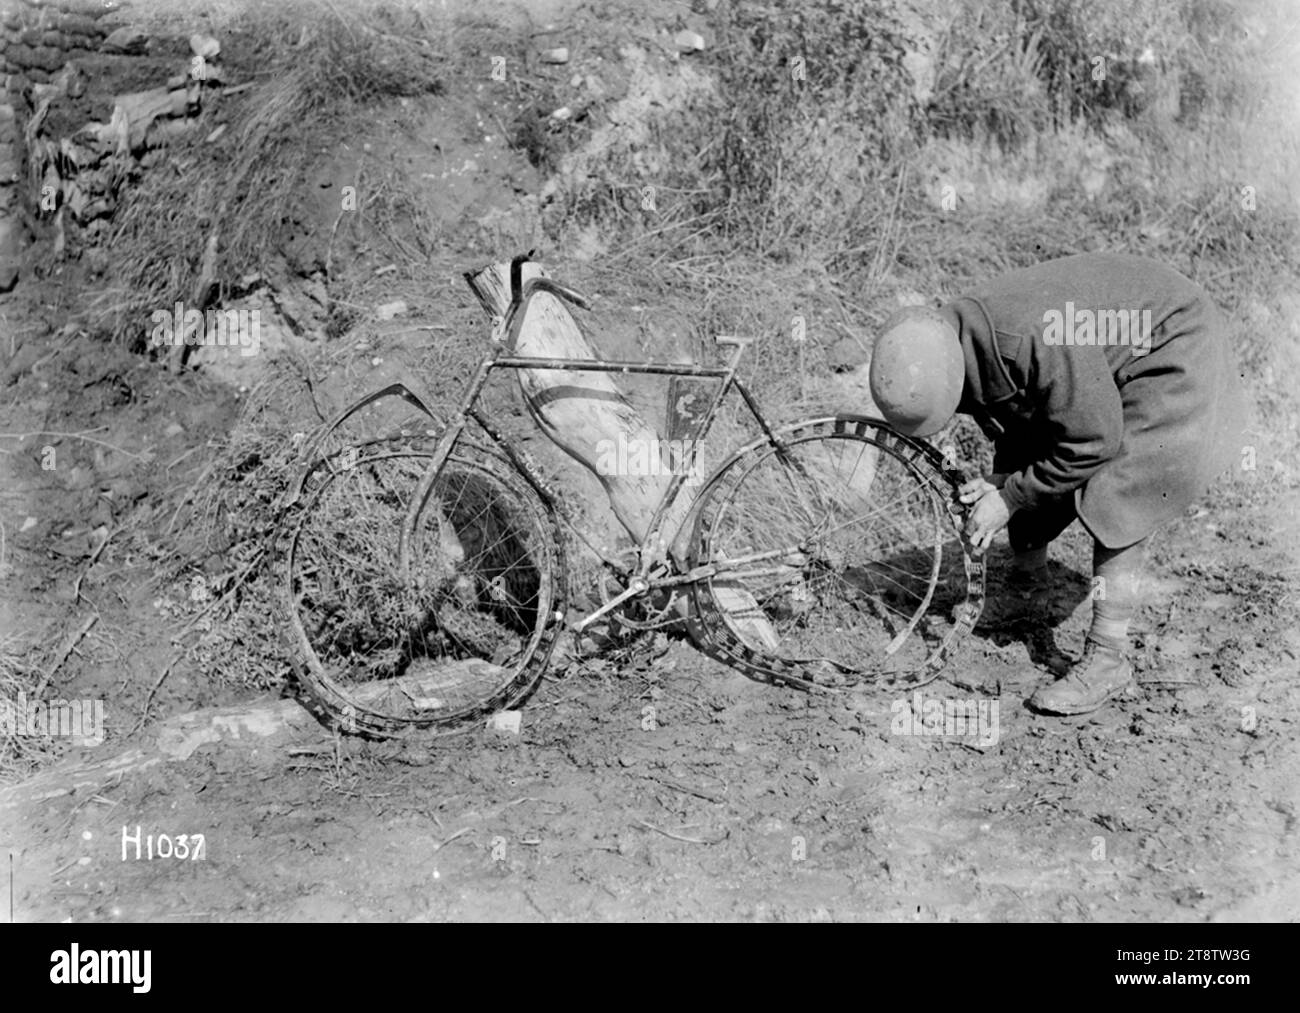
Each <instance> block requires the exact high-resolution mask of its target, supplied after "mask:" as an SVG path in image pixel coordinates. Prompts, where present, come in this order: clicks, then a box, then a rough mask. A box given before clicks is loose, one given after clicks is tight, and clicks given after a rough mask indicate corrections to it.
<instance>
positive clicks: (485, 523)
mask: <svg viewBox="0 0 1300 1013" xmlns="http://www.w3.org/2000/svg"><path fill="white" fill-rule="evenodd" d="M353 454H355V460H353V458H352V457H351V455H353ZM476 456H477V455H476ZM430 460H431V445H430V441H427V440H425V441H419V442H418V443H415V444H412V442H411V441H410V440H405V439H401V438H399V439H396V440H380V441H372V442H371V443H369V444H364V445H361V447H360V448H352V449H349V448H341V449H339V450H337V451H336V452H334V453H332V454H328V455H326V456H324V457H322V458H321V459H320V460H319V461H318V462H317V463H316V464H315V465H314V466H313V468H312V469H311V474H310V475H309V477H308V480H307V483H306V484H305V486H304V495H303V496H302V498H301V500H300V503H299V505H298V506H297V507H296V510H297V511H298V517H297V521H296V523H295V525H294V527H293V530H292V535H291V538H290V542H289V547H288V552H287V567H286V573H285V588H286V593H287V597H288V602H289V610H288V611H289V617H290V626H291V629H292V631H293V633H294V636H295V639H296V641H297V646H298V648H299V655H300V656H301V659H302V662H303V668H302V670H301V671H300V674H301V675H302V677H303V680H304V682H305V683H306V684H307V687H308V688H309V689H310V690H311V691H312V692H313V694H314V695H315V696H316V697H317V699H318V700H319V702H321V703H322V704H323V705H324V707H325V708H326V710H328V711H331V712H333V713H334V714H335V715H336V717H338V718H339V719H340V720H341V722H342V723H343V724H344V726H345V727H346V728H347V730H356V731H365V732H374V733H379V734H384V733H389V732H394V731H400V730H401V729H403V728H406V727H410V726H413V725H418V726H428V725H453V724H458V723H462V722H464V721H465V720H466V719H468V718H470V717H473V716H475V715H478V714H482V713H486V712H488V711H490V710H493V709H496V708H497V707H500V706H506V705H509V704H511V703H513V702H516V701H517V700H518V699H519V698H521V697H522V696H523V695H525V694H526V693H527V691H528V690H529V689H530V688H531V686H532V685H533V683H535V681H536V678H537V677H538V676H539V675H540V671H541V668H542V667H543V666H544V664H545V659H546V657H547V656H548V655H549V653H550V649H551V647H552V646H553V643H554V636H555V614H556V613H557V612H558V606H557V602H558V601H559V600H560V597H561V590H562V589H561V584H560V580H559V575H560V573H561V566H562V563H561V561H560V559H559V555H558V554H559V547H558V543H557V542H556V540H555V538H554V532H553V527H552V523H551V520H550V518H549V517H548V516H547V515H546V513H545V511H544V509H543V508H542V507H541V505H540V503H538V502H537V501H536V500H535V499H534V498H532V497H530V496H528V495H527V494H526V493H525V492H523V491H521V490H520V489H519V488H518V486H517V485H516V483H515V482H513V481H512V480H511V479H510V478H509V477H507V476H506V475H505V474H503V473H502V471H501V469H500V468H498V467H495V466H493V464H492V463H491V462H484V461H482V460H477V459H471V458H467V457H465V456H462V455H460V454H454V455H453V456H452V457H450V458H449V459H448V460H447V462H446V463H445V464H444V466H443V469H442V470H441V471H440V473H439V475H438V477H437V479H436V480H435V483H434V488H433V491H432V492H431V494H430V496H429V498H428V500H427V501H426V503H425V505H424V509H423V510H422V511H421V514H420V518H419V522H418V523H417V527H416V532H415V540H414V546H413V556H412V559H413V561H414V564H415V565H414V566H413V567H412V573H413V574H414V575H415V577H414V579H412V580H405V581H404V580H403V579H402V578H401V576H400V573H399V571H400V567H399V563H398V540H399V538H400V532H401V521H402V518H403V517H404V514H405V510H406V506H407V503H408V502H409V495H410V493H411V491H412V490H413V489H414V487H415V485H416V483H417V482H418V480H419V477H420V476H421V475H422V474H423V473H424V470H425V469H426V468H427V467H428V464H429V461H430ZM449 534H450V537H448V535H449ZM412 683H414V685H412Z"/></svg>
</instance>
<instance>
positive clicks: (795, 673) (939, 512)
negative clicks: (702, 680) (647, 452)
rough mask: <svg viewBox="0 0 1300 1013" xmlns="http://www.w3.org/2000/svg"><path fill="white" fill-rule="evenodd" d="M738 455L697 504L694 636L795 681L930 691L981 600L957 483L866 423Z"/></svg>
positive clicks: (783, 435)
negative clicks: (704, 571)
mask: <svg viewBox="0 0 1300 1013" xmlns="http://www.w3.org/2000/svg"><path fill="white" fill-rule="evenodd" d="M778 438H779V440H780V441H781V445H782V446H781V448H778V447H777V446H775V445H774V444H772V443H771V442H769V441H767V440H760V441H758V442H756V443H754V444H751V445H750V446H748V447H745V448H743V449H742V450H740V451H738V452H737V453H736V454H735V455H733V457H732V458H731V459H730V460H729V461H728V462H727V463H726V464H724V465H723V466H722V467H721V468H719V469H718V471H717V472H716V473H715V474H714V476H713V477H712V478H711V479H710V480H709V482H708V484H707V485H706V487H705V488H704V490H703V491H702V493H701V495H700V499H699V500H698V502H697V503H696V506H695V528H694V532H693V540H692V550H691V565H692V566H694V567H699V566H707V567H711V568H713V569H714V573H713V574H712V575H710V576H708V577H705V578H703V579H701V580H699V581H697V582H696V583H695V584H694V585H693V590H694V597H695V606H696V624H695V632H696V637H697V639H698V640H700V642H701V644H702V646H704V647H705V648H706V649H707V650H709V651H710V652H711V653H713V654H715V655H716V656H718V657H720V658H721V659H722V660H724V661H726V662H728V663H729V664H731V665H734V666H736V667H738V668H740V669H742V670H744V671H746V672H748V673H750V674H753V675H757V676H760V677H767V678H772V679H776V680H784V681H788V682H794V683H802V684H807V683H816V684H818V685H829V686H835V685H845V684H852V683H857V682H862V681H867V680H873V681H878V682H880V683H881V684H883V685H889V686H895V687H898V686H905V687H912V686H920V685H924V684H925V683H927V682H930V681H932V680H933V679H934V678H935V677H936V676H937V675H938V674H939V671H940V669H941V668H942V666H943V664H944V661H945V659H946V658H947V656H948V655H949V653H950V652H951V650H952V648H953V647H954V646H956V644H957V643H958V642H959V640H960V639H961V637H962V636H963V635H964V634H965V633H966V632H968V631H969V630H970V629H971V628H972V627H973V626H974V625H975V622H976V620H977V619H978V617H979V614H980V610H981V609H982V608H983V602H984V567H983V563H982V561H980V560H978V559H975V558H974V557H972V555H971V554H970V551H969V545H968V543H967V542H966V540H965V539H964V537H963V535H962V525H963V522H964V517H965V510H964V508H963V506H962V505H961V503H960V502H959V501H958V499H957V492H956V490H957V486H958V485H959V484H960V481H961V476H960V475H959V474H958V473H956V472H951V471H948V470H946V469H945V468H944V465H943V459H942V458H941V457H940V455H939V454H938V452H937V451H935V450H934V449H933V448H932V447H930V446H929V445H928V444H926V443H922V442H920V441H918V440H912V439H908V438H906V437H904V436H901V435H899V434H898V433H896V432H894V431H893V430H891V429H889V427H888V426H886V425H885V424H884V423H883V422H878V421H875V420H872V419H867V418H863V417H859V416H838V417H832V418H822V419H814V420H810V421H807V422H802V423H798V424H795V425H792V426H788V427H786V428H784V429H782V430H780V431H779V433H778Z"/></svg>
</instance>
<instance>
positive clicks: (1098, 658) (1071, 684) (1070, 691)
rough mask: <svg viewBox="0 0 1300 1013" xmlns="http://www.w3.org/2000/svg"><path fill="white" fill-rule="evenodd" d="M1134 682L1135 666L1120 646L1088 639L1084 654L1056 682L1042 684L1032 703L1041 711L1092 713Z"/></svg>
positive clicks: (1069, 713) (1031, 699)
mask: <svg viewBox="0 0 1300 1013" xmlns="http://www.w3.org/2000/svg"><path fill="white" fill-rule="evenodd" d="M1132 685H1133V666H1132V665H1130V664H1129V663H1128V659H1127V658H1125V657H1124V650H1123V648H1122V647H1120V646H1118V645H1107V644H1102V643H1101V642H1099V641H1097V640H1094V639H1092V638H1091V637H1089V638H1088V640H1087V641H1085V643H1084V648H1083V657H1082V658H1080V659H1079V661H1078V662H1076V663H1075V664H1074V665H1073V666H1071V668H1070V670H1069V671H1068V672H1066V673H1065V675H1063V676H1062V677H1061V678H1060V679H1057V680H1056V682H1053V683H1050V684H1048V685H1046V686H1040V687H1039V688H1038V690H1037V691H1036V692H1035V693H1034V695H1033V696H1031V697H1030V698H1029V706H1030V708H1032V709H1033V710H1036V711H1038V713H1040V714H1056V715H1072V714H1088V713H1090V712H1092V711H1095V710H1097V709H1098V708H1099V707H1101V705H1102V704H1104V703H1105V702H1106V701H1107V700H1110V699H1112V698H1113V697H1116V696H1119V694H1121V693H1123V692H1124V691H1125V690H1126V689H1128V688H1129V687H1130V686H1132Z"/></svg>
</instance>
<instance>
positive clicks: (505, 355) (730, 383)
mask: <svg viewBox="0 0 1300 1013" xmlns="http://www.w3.org/2000/svg"><path fill="white" fill-rule="evenodd" d="M531 294H532V293H531V292H529V293H526V294H525V296H524V298H523V300H522V301H521V303H520V304H519V305H520V306H523V305H526V303H527V299H528V298H529V297H530V296H531ZM718 343H719V344H721V345H724V346H730V347H732V349H733V351H732V354H731V356H730V358H729V360H728V362H727V363H726V364H724V365H721V366H701V365H695V364H685V363H667V362H636V361H623V360H608V359H603V360H602V359H571V358H540V357H535V356H522V355H513V354H510V353H509V352H508V351H507V350H506V348H505V344H504V342H497V348H496V349H495V350H494V351H493V352H492V353H491V354H489V355H488V356H486V357H484V359H483V360H482V361H481V362H480V363H479V366H478V369H477V370H476V371H475V373H474V376H473V377H472V378H471V380H470V382H469V385H468V387H467V388H466V390H465V394H464V397H463V398H462V400H461V404H460V406H459V408H458V409H457V411H456V413H455V415H453V416H452V418H451V419H450V420H449V421H448V423H447V425H446V428H445V429H444V430H443V433H442V435H441V437H440V438H439V440H438V444H437V446H436V447H435V449H434V453H433V457H432V460H431V461H430V462H429V465H428V468H427V469H426V471H425V474H424V475H423V476H422V478H421V480H420V483H419V484H418V485H417V486H416V489H415V491H414V494H413V495H412V497H411V503H410V506H409V507H408V510H407V515H406V518H405V521H404V523H403V527H402V535H401V541H400V546H401V566H402V573H403V574H409V564H410V545H411V538H412V535H413V532H414V527H415V522H416V518H417V517H418V516H419V513H420V511H421V510H422V509H423V505H424V502H425V500H426V499H427V498H428V495H429V492H430V491H431V489H432V485H433V480H434V476H435V475H436V474H437V472H438V469H439V468H440V467H441V466H442V464H443V463H444V462H445V461H446V459H447V457H448V456H449V455H450V454H451V452H452V450H453V449H454V447H455V445H456V443H457V441H458V440H459V439H460V437H461V435H462V434H463V433H464V431H465V427H466V424H467V423H468V422H469V421H471V420H472V421H473V422H474V423H475V424H476V425H478V426H479V428H480V429H482V430H483V431H484V432H485V433H486V434H487V435H488V437H489V438H490V439H491V440H492V442H493V443H494V444H495V445H496V446H497V447H498V448H499V449H500V450H501V451H502V453H503V454H504V455H505V456H506V457H507V458H508V459H509V460H510V462H511V464H513V465H514V466H515V467H516V468H518V470H519V471H520V473H521V474H522V475H523V476H524V478H525V479H526V480H527V481H528V483H529V484H530V485H531V486H532V487H533V488H534V489H535V490H536V491H537V492H538V493H539V494H540V495H541V496H542V497H543V498H544V499H545V500H546V501H547V502H549V503H555V502H557V500H558V497H557V496H556V495H555V494H554V492H553V491H552V490H551V489H550V487H549V486H548V484H547V482H546V480H545V479H544V478H542V476H541V475H540V474H539V473H538V470H537V468H536V466H535V465H534V464H533V462H532V460H531V459H530V457H529V455H528V454H527V453H526V452H523V451H520V450H517V449H516V448H515V446H514V445H513V444H512V442H511V441H510V440H508V439H506V437H505V435H504V434H503V433H502V432H501V431H500V429H498V428H497V427H496V426H495V425H494V424H493V423H492V421H491V420H490V419H488V418H487V417H485V416H484V415H483V413H482V412H481V411H480V410H479V408H478V404H477V402H478V398H479V395H480V394H481V393H482V392H483V388H484V387H485V386H486V385H487V383H488V380H489V379H490V378H491V376H492V374H493V373H494V372H495V371H497V370H502V369H505V370H520V369H548V370H559V371H564V372H590V373H622V374H633V375H643V376H645V375H648V376H669V377H672V376H680V377H688V378H691V379H701V380H714V381H717V385H716V389H715V391H714V393H713V397H712V398H711V399H710V401H709V404H708V406H707V409H706V410H705V412H704V413H703V415H702V417H701V418H700V420H699V421H698V423H697V424H696V426H695V431H694V432H693V433H692V436H691V440H690V444H689V448H688V450H687V456H686V459H685V461H683V462H680V466H679V467H678V468H677V469H675V473H674V474H673V475H672V477H671V480H670V481H669V484H668V486H667V488H666V489H665V490H664V492H663V495H662V496H661V497H660V499H659V502H658V503H657V504H656V506H655V510H654V513H653V514H652V515H651V520H650V524H649V526H648V528H647V531H646V534H645V536H644V537H643V538H642V539H641V541H640V542H639V543H638V545H637V550H638V555H639V557H640V564H639V567H638V569H637V571H636V572H635V573H633V572H631V571H629V570H628V569H627V567H626V566H625V565H623V564H622V563H621V562H620V561H619V560H617V559H614V558H613V557H611V556H610V555H609V554H608V553H607V552H605V551H602V550H601V549H600V548H599V547H598V546H596V545H595V544H593V543H592V542H591V540H590V539H588V538H586V536H585V534H584V533H583V532H581V531H579V532H578V533H579V534H580V535H582V537H583V540H584V541H587V542H588V544H589V545H590V547H591V548H592V550H593V551H594V552H596V554H597V555H598V556H599V557H600V559H601V560H602V562H604V563H606V564H607V565H609V566H610V567H612V568H613V569H615V570H616V571H618V572H619V573H621V574H623V575H624V576H627V577H629V578H631V579H632V582H633V584H632V585H631V586H630V587H629V590H628V592H625V594H624V595H623V596H620V600H621V599H622V598H625V597H631V596H632V595H634V594H638V593H642V592H644V591H645V590H648V589H649V588H650V587H651V586H652V585H651V581H650V574H651V572H652V571H653V570H654V569H655V568H656V567H657V566H660V565H661V564H662V563H663V562H664V559H665V556H666V554H667V549H668V544H669V540H668V539H665V538H664V537H663V535H662V530H661V529H662V527H663V524H664V520H665V518H666V517H667V514H668V512H669V510H670V508H671V507H672V506H673V505H674V504H675V503H676V502H677V498H678V496H679V495H680V494H681V490H682V487H683V485H684V484H685V482H686V479H687V478H688V477H689V475H690V474H691V471H692V469H693V466H694V463H695V459H696V456H697V454H698V453H699V445H700V443H701V442H702V441H703V440H704V439H705V437H706V436H707V435H708V433H709V431H710V429H711V428H712V426H713V423H714V420H715V419H716V418H717V414H718V409H719V408H720V407H721V405H722V402H723V400H724V399H725V398H726V396H727V394H728V392H729V391H730V390H731V389H732V388H733V387H734V388H735V389H736V390H737V391H738V392H739V393H740V396H741V399H742V400H743V401H744V403H745V405H746V407H747V408H749V410H750V413H751V414H752V415H753V416H754V420H755V422H757V424H758V426H759V428H760V430H761V431H762V433H763V435H764V437H765V438H766V439H767V440H768V441H769V442H771V443H772V445H773V446H774V447H776V448H777V450H778V452H780V451H781V450H783V449H784V444H783V443H782V442H781V440H780V439H779V437H778V436H777V435H776V432H775V430H773V428H772V427H771V426H770V425H769V424H768V421H767V419H766V418H765V417H764V415H763V412H762V409H761V408H760V407H759V405H758V402H757V400H756V399H755V397H754V395H753V393H752V392H751V391H750V390H749V388H748V387H747V386H746V385H745V383H744V381H742V380H741V379H740V378H739V377H737V376H736V370H737V368H738V366H739V364H740V359H741V357H742V356H743V354H744V349H745V346H746V345H747V344H748V343H749V341H748V339H736V338H728V337H726V336H721V337H720V338H719V339H718ZM565 520H566V523H570V524H571V525H572V522H569V521H568V519H567V518H565ZM575 530H576V528H575ZM675 534H676V533H674V535H675ZM679 582H682V583H685V582H687V581H685V580H681V581H678V580H673V581H671V583H674V584H675V583H679ZM655 583H656V585H657V584H658V583H659V582H655ZM611 604H614V603H611ZM589 618H594V617H589Z"/></svg>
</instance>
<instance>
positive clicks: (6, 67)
mask: <svg viewBox="0 0 1300 1013" xmlns="http://www.w3.org/2000/svg"><path fill="white" fill-rule="evenodd" d="M117 6H118V5H117V4H116V3H112V2H105V0H0V83H3V88H2V89H0V292H7V291H8V290H9V289H11V288H13V286H14V285H15V284H16V283H17V281H18V277H19V274H20V272H21V270H22V265H23V258H22V254H23V250H24V248H25V246H26V244H27V241H28V240H29V238H30V236H31V233H32V229H33V224H34V218H35V211H36V209H35V207H34V206H33V203H32V198H31V195H30V194H29V192H28V190H29V188H28V187H26V186H25V185H24V183H25V181H26V179H27V154H28V153H27V146H26V143H25V131H26V127H27V123H28V121H29V119H30V117H31V115H32V113H33V112H34V108H35V107H34V106H33V104H32V100H31V96H32V89H33V87H34V86H40V85H48V84H49V83H50V82H51V81H53V80H54V79H55V78H57V77H58V76H59V74H60V73H61V72H63V71H64V69H65V68H66V67H67V66H68V64H69V62H70V61H74V60H76V59H77V58H78V57H83V56H90V55H93V54H95V53H98V51H99V48H100V46H101V44H102V42H103V40H104V38H105V36H107V34H108V33H109V31H111V28H110V27H108V26H107V23H106V19H107V20H110V21H111V18H107V16H108V15H110V14H112V13H113V12H114V11H115V9H116V8H117Z"/></svg>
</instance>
